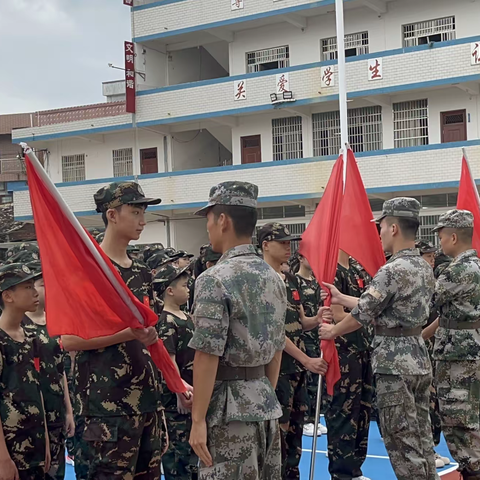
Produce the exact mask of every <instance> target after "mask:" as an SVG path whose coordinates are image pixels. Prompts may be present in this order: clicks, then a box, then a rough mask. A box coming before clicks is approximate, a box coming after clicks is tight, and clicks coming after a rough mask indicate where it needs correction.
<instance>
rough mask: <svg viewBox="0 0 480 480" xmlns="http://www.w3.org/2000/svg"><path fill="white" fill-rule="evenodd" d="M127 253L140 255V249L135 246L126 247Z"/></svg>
mask: <svg viewBox="0 0 480 480" xmlns="http://www.w3.org/2000/svg"><path fill="white" fill-rule="evenodd" d="M127 252H128V253H140V249H139V248H138V246H137V245H127Z"/></svg>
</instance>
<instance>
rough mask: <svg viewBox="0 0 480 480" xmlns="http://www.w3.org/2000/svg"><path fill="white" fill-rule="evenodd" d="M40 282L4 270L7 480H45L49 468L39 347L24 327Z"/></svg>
mask: <svg viewBox="0 0 480 480" xmlns="http://www.w3.org/2000/svg"><path fill="white" fill-rule="evenodd" d="M36 276H37V275H36V274H34V273H33V272H32V271H31V270H30V269H29V268H28V267H27V266H26V265H21V264H19V263H12V264H10V265H5V266H3V267H0V308H1V309H2V314H1V316H0V391H1V392H2V395H1V396H0V420H1V422H0V475H1V477H2V478H5V479H8V480H15V479H17V478H19V479H20V480H41V479H44V478H45V470H48V469H49V468H50V445H49V442H48V432H47V429H46V418H45V411H44V406H43V399H42V393H41V391H40V382H39V376H38V368H39V363H40V359H39V357H38V355H39V352H38V346H37V341H36V340H35V339H33V338H31V337H29V336H28V335H27V334H26V333H25V331H24V329H23V328H22V326H21V323H22V319H23V317H24V315H25V313H26V312H33V311H35V310H36V309H37V306H38V293H37V291H36V290H35V287H34V280H35V278H36Z"/></svg>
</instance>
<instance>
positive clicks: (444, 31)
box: [403, 17, 456, 47]
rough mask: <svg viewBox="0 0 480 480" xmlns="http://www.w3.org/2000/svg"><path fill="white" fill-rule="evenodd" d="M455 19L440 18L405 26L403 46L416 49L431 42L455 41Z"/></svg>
mask: <svg viewBox="0 0 480 480" xmlns="http://www.w3.org/2000/svg"><path fill="white" fill-rule="evenodd" d="M455 38H456V35H455V17H445V18H438V19H436V20H427V21H426V22H418V23H411V24H409V25H404V26H403V46H404V47H415V46H416V45H427V44H428V43H430V42H446V41H448V40H455Z"/></svg>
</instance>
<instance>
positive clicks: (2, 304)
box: [0, 285, 17, 310]
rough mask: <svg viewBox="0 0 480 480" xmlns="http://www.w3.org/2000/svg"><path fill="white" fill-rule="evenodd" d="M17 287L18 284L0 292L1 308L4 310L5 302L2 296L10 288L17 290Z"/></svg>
mask: <svg viewBox="0 0 480 480" xmlns="http://www.w3.org/2000/svg"><path fill="white" fill-rule="evenodd" d="M16 287H17V286H16V285H14V286H13V287H10V288H7V289H5V290H3V291H1V292H0V310H4V309H5V302H4V301H3V296H2V294H3V292H6V291H8V290H12V291H13V290H15V288H16Z"/></svg>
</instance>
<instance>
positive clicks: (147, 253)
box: [142, 243, 165, 263]
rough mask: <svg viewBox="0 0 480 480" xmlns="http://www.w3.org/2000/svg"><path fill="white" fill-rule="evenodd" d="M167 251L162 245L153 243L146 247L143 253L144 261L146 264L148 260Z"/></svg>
mask: <svg viewBox="0 0 480 480" xmlns="http://www.w3.org/2000/svg"><path fill="white" fill-rule="evenodd" d="M164 250H165V248H164V246H163V245H162V244H161V243H152V244H150V245H145V246H144V248H143V252H142V257H143V261H144V262H145V263H146V262H147V260H148V259H149V258H150V257H151V256H152V255H155V254H156V253H160V252H163V251H164Z"/></svg>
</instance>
